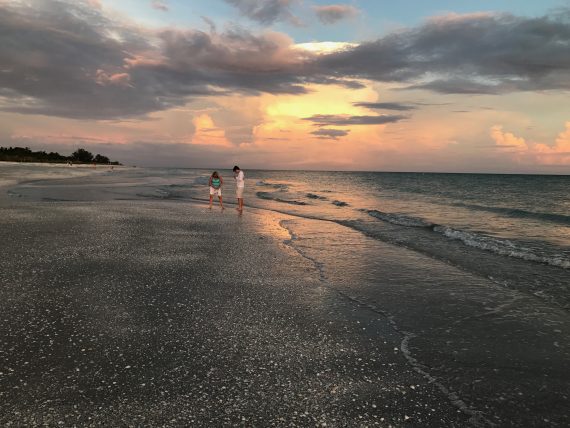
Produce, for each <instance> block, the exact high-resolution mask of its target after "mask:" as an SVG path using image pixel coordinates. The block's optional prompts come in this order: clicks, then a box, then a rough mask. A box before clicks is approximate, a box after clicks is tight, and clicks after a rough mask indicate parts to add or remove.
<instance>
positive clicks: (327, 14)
mask: <svg viewBox="0 0 570 428" xmlns="http://www.w3.org/2000/svg"><path fill="white" fill-rule="evenodd" d="M314 10H315V14H316V15H317V18H319V21H321V22H322V23H323V24H327V25H329V24H336V23H337V22H338V21H342V20H343V19H347V18H352V17H354V16H356V15H357V14H358V9H356V8H355V7H354V6H350V5H348V4H330V5H325V6H315V7H314Z"/></svg>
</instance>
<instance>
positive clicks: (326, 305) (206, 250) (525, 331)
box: [0, 189, 568, 427]
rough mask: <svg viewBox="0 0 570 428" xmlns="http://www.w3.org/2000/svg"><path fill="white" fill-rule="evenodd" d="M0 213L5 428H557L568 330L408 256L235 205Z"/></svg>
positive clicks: (32, 205)
mask: <svg viewBox="0 0 570 428" xmlns="http://www.w3.org/2000/svg"><path fill="white" fill-rule="evenodd" d="M0 190H2V189H0ZM5 190H6V189H4V190H3V192H2V193H4V192H5ZM68 193H69V189H68ZM0 209H1V215H0V242H2V254H3V256H2V258H0V312H1V314H2V316H1V318H2V323H1V325H0V337H1V342H2V346H1V348H0V403H1V405H0V406H1V411H0V424H2V425H4V426H6V425H10V424H12V425H14V426H22V425H25V426H33V425H43V424H47V425H63V426H73V425H78V426H86V425H100V424H103V425H108V426H120V425H148V426H157V425H160V426H162V425H164V426H188V425H193V426H220V425H241V426H372V425H377V426H386V427H388V426H398V427H399V426H428V427H447V426H449V427H451V426H456V427H459V426H493V425H495V426H564V425H565V424H566V423H567V422H568V411H567V409H568V406H567V404H568V373H567V369H566V368H567V362H568V316H567V313H566V312H564V311H562V310H561V309H559V308H549V307H544V306H540V305H539V303H537V302H536V301H535V300H532V299H531V298H527V297H524V296H521V295H519V294H517V293H516V292H514V291H512V290H503V289H500V288H497V287H496V286H494V285H493V284H492V283H491V282H490V281H487V280H485V279H482V278H478V277H475V276H473V275H469V274H466V273H464V272H462V271H460V270H459V269H456V268H454V267H452V266H448V265H445V264H443V263H440V264H437V263H436V264H435V265H434V263H433V260H430V264H429V265H430V266H431V268H430V270H429V271H426V270H425V269H424V265H423V264H422V258H423V257H424V256H422V255H419V254H417V253H415V252H413V251H410V250H406V249H402V248H397V247H394V246H391V245H389V244H378V243H377V242H375V243H368V242H366V240H365V239H364V238H362V236H360V235H359V234H358V233H356V232H354V231H348V230H347V229H346V228H343V227H342V226H339V225H334V224H328V226H326V227H331V228H338V230H337V231H335V233H336V236H337V237H338V242H336V243H334V242H333V243H331V242H327V243H319V242H318V239H319V237H318V229H319V228H320V227H323V225H322V223H321V224H318V225H316V224H314V223H313V222H312V221H311V220H303V219H298V218H292V217H288V216H286V215H280V214H276V213H270V212H266V211H262V210H248V211H246V213H245V214H244V215H243V216H241V217H240V216H238V215H237V214H236V212H235V210H234V209H233V207H232V206H231V205H228V209H227V210H226V212H225V213H223V214H222V213H221V212H219V211H217V210H216V209H214V210H213V211H212V212H210V211H208V210H207V209H206V205H205V204H201V203H198V204H196V203H188V202H182V201H148V200H130V201H116V200H115V201H110V200H106V201H91V202H90V201H44V202H37V201H31V200H21V198H7V199H6V198H4V200H3V201H2V202H1V204H0ZM299 236H301V237H304V238H299ZM363 239H364V240H363ZM351 245H359V246H361V247H362V248H364V247H366V248H365V250H366V251H368V250H370V251H381V252H382V254H383V257H382V259H381V260H376V259H374V260H373V261H374V263H376V266H375V269H376V272H377V269H378V266H379V265H380V267H382V266H383V269H385V275H384V276H383V277H377V276H375V277H374V278H371V277H367V275H366V272H367V271H368V272H370V271H371V270H370V269H367V266H366V263H367V261H368V262H370V261H371V260H372V259H366V258H365V259H364V261H362V260H361V261H360V265H358V263H350V262H351V260H350V248H351ZM378 245H380V246H381V247H382V248H376V247H374V248H373V247H372V246H378ZM368 246H369V247H368ZM353 248H355V247H353ZM324 249H328V251H329V252H330V254H325V250H324ZM343 251H344V253H343ZM374 254H377V253H374ZM323 260H324V262H323ZM426 265H427V264H426ZM394 272H400V273H399V274H398V275H395V274H394ZM404 277H405V278H404ZM410 278H412V279H413V281H409V280H410ZM404 279H405V281H404ZM414 281H415V282H414ZM411 283H412V284H413V283H415V284H417V287H415V288H411V287H410V286H407V287H405V286H402V284H411ZM529 312H530V313H531V315H532V316H529ZM509 338H510V339H511V340H510V341H509V340H507V339H509ZM531 350H534V352H530V351H531ZM530 391H533V392H534V394H530Z"/></svg>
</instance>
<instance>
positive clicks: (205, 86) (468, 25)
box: [0, 0, 570, 173]
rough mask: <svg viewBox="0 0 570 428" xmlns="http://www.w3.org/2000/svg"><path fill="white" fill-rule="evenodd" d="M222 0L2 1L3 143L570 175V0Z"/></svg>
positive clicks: (322, 165)
mask: <svg viewBox="0 0 570 428" xmlns="http://www.w3.org/2000/svg"><path fill="white" fill-rule="evenodd" d="M213 3H215V6H212V8H211V9H209V8H208V6H207V5H206V2H204V3H203V4H201V5H200V6H192V7H188V6H187V4H186V3H185V2H183V1H182V0H171V1H164V2H159V4H158V3H156V2H151V1H147V2H144V1H143V2H135V1H125V2H122V3H121V6H118V5H116V4H115V3H114V2H111V1H106V0H101V1H93V0H90V1H73V2H72V1H69V0H33V1H30V2H23V1H19V0H11V1H10V0H8V1H4V2H0V12H1V13H0V28H3V34H2V41H3V43H2V47H0V64H2V65H1V70H0V145H2V146H28V147H31V148H34V149H43V150H47V151H52V150H53V151H60V152H65V153H67V152H71V151H73V150H75V149H76V148H77V147H86V148H88V149H91V150H93V151H97V150H98V146H99V145H102V144H103V145H105V152H106V153H108V154H109V155H110V156H111V157H113V158H119V159H120V160H121V161H122V162H124V163H127V164H129V163H130V164H138V165H148V166H190V167H199V166H210V165H212V163H213V162H218V163H219V164H220V167H226V166H230V165H233V164H234V163H235V162H238V161H239V162H241V163H242V164H244V165H247V166H248V167H249V168H284V169H289V168H311V169H356V170H364V169H365V170H388V171H450V172H462V171H465V172H507V173H513V172H522V173H525V172H529V173H570V103H568V95H569V91H570V77H569V76H570V69H569V64H568V61H567V58H568V57H570V40H569V39H568V34H570V19H569V16H570V10H569V9H568V8H567V3H566V2H564V1H558V0H548V1H545V2H541V5H540V7H539V6H538V5H536V4H535V3H534V2H530V1H520V2H516V3H515V2H510V1H509V2H505V3H506V5H504V6H502V7H501V8H500V9H499V8H498V6H496V5H495V2H490V1H483V2H480V3H478V4H477V5H476V4H475V2H467V1H462V2H456V3H457V4H456V6H455V9H454V10H450V11H445V12H442V10H445V7H443V5H444V3H445V2H442V1H435V2H430V6H429V7H428V6H425V5H422V6H421V7H418V9H417V10H415V11H408V12H406V13H404V11H402V10H401V9H400V8H399V7H396V6H394V7H392V8H390V7H388V6H387V7H386V9H385V10H384V11H383V13H382V14H380V13H379V11H378V8H377V7H376V3H375V2H373V1H371V0H370V1H365V0H361V1H356V2H351V3H350V5H330V4H327V3H324V2H321V1H314V2H298V3H297V2H283V3H278V4H279V5H280V6H279V7H280V8H281V9H271V13H270V12H269V11H267V12H266V13H267V15H263V16H260V15H259V14H258V15H255V16H254V15H252V16H248V15H247V14H245V13H244V10H245V9H243V8H238V7H236V6H235V4H237V3H239V2H226V1H224V0H216V1H214V2H213ZM276 4H277V3H276ZM445 4H447V3H445ZM533 28H534V30H533ZM537 28H542V30H541V31H536V29H537ZM482 31H483V32H485V37H484V38H482V37H480V33H481V32H482ZM547 34H551V35H552V37H550V36H547ZM541 35H543V36H541ZM541 37H543V38H542V39H541ZM39 40H41V41H42V42H41V43H39Z"/></svg>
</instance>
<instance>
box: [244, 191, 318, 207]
mask: <svg viewBox="0 0 570 428" xmlns="http://www.w3.org/2000/svg"><path fill="white" fill-rule="evenodd" d="M255 195H256V196H257V197H258V198H260V199H265V200H268V201H276V202H282V203H284V204H290V205H309V204H307V203H306V202H303V201H296V200H294V199H281V198H278V197H276V196H273V194H272V193H269V192H257V193H256V194H255Z"/></svg>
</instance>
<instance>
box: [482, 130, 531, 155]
mask: <svg viewBox="0 0 570 428" xmlns="http://www.w3.org/2000/svg"><path fill="white" fill-rule="evenodd" d="M491 137H492V138H493V140H495V144H496V145H497V147H499V148H501V149H508V150H510V151H515V152H526V151H527V150H528V145H527V144H526V141H525V140H524V138H520V137H517V136H515V135H514V134H512V133H510V132H505V131H503V127H502V126H500V125H495V126H493V127H492V128H491Z"/></svg>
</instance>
